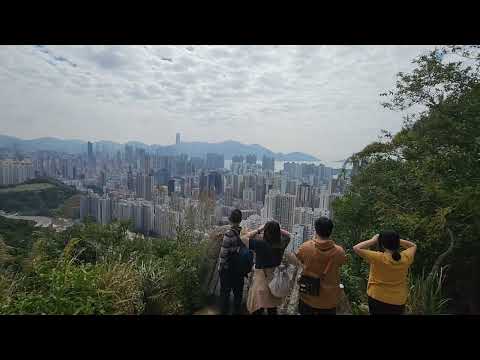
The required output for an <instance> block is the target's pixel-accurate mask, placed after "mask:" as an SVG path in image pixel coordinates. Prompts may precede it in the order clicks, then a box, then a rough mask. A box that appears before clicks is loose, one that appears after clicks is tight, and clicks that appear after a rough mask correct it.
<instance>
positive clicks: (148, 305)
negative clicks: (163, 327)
mask: <svg viewBox="0 0 480 360" xmlns="http://www.w3.org/2000/svg"><path fill="white" fill-rule="evenodd" d="M4 220H5V221H6V222H10V221H12V222H13V221H14V220H9V219H4ZM128 226H129V224H128V223H113V224H110V225H99V224H95V223H86V224H81V225H75V226H73V227H71V228H69V229H68V230H65V231H63V232H58V233H57V232H54V231H51V230H48V229H41V230H38V231H31V233H30V236H31V239H32V240H31V241H30V242H18V241H17V242H11V243H13V244H15V245H16V246H18V247H19V249H15V248H13V247H11V246H7V244H6V243H5V242H0V258H1V263H0V295H2V296H1V297H0V313H4V314H149V313H156V314H188V313H191V312H193V311H194V310H195V309H196V308H198V307H200V306H202V305H203V300H204V296H203V294H202V290H201V286H200V283H201V280H202V279H201V276H202V271H203V270H204V267H205V264H206V263H205V261H204V259H205V256H204V249H205V245H204V243H203V242H202V241H200V239H198V238H196V237H195V236H193V233H192V231H190V230H189V229H179V232H178V236H177V238H176V239H152V238H144V237H141V236H138V235H134V234H131V233H129V232H128ZM9 238H10V239H11V238H12V235H11V234H10V235H9ZM14 252H16V253H18V254H19V255H18V256H17V257H16V258H15V260H16V262H17V267H11V266H10V267H8V266H7V263H10V262H11V261H12V258H13V257H12V253H14Z"/></svg>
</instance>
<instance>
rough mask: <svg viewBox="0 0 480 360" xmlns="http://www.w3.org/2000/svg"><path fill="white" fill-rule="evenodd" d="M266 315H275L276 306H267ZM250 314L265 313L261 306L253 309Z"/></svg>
mask: <svg viewBox="0 0 480 360" xmlns="http://www.w3.org/2000/svg"><path fill="white" fill-rule="evenodd" d="M266 310H267V315H277V308H276V307H274V308H267V309H266ZM252 315H265V309H264V308H261V309H258V310H257V311H254V312H253V313H252Z"/></svg>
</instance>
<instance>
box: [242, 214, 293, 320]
mask: <svg viewBox="0 0 480 360" xmlns="http://www.w3.org/2000/svg"><path fill="white" fill-rule="evenodd" d="M261 233H263V237H262V238H260V239H257V238H256V237H257V236H258V235H260V234H261ZM290 238H291V236H290V233H289V232H288V231H286V230H284V229H281V228H280V224H279V223H278V222H276V221H268V222H267V223H266V224H265V225H263V226H261V227H260V228H258V229H257V230H253V231H250V232H248V233H247V234H245V235H244V236H242V237H241V239H242V241H243V243H244V244H245V246H247V247H248V248H249V249H250V250H251V251H253V252H254V253H255V268H254V271H253V281H252V285H251V286H250V289H249V291H248V298H247V310H248V312H249V313H250V314H252V315H264V314H265V312H266V313H267V314H268V315H277V308H278V306H280V305H281V304H282V302H283V300H284V298H278V297H275V296H273V294H272V292H271V291H270V288H269V286H268V284H269V283H270V281H272V279H273V275H274V270H275V268H276V267H277V266H279V265H280V264H281V263H282V259H283V254H284V252H285V248H286V247H287V246H288V244H289V242H290Z"/></svg>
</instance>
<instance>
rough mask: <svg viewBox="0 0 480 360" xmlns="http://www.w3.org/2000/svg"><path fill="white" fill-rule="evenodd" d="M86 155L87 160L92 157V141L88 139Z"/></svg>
mask: <svg viewBox="0 0 480 360" xmlns="http://www.w3.org/2000/svg"><path fill="white" fill-rule="evenodd" d="M87 156H88V160H90V159H91V158H93V143H91V142H90V141H89V142H88V143H87Z"/></svg>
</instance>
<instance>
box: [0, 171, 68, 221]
mask: <svg viewBox="0 0 480 360" xmlns="http://www.w3.org/2000/svg"><path fill="white" fill-rule="evenodd" d="M75 194H77V191H76V190H75V189H74V188H72V187H70V186H67V185H65V184H63V183H61V182H59V181H56V180H54V179H50V178H41V179H33V180H30V181H27V182H25V183H23V184H20V185H16V186H8V187H1V188H0V210H3V211H6V212H18V213H21V214H22V215H29V216H52V215H53V211H54V210H55V209H57V208H59V207H61V206H62V205H63V204H64V203H65V201H66V200H67V199H69V198H71V197H72V196H74V195H75Z"/></svg>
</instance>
